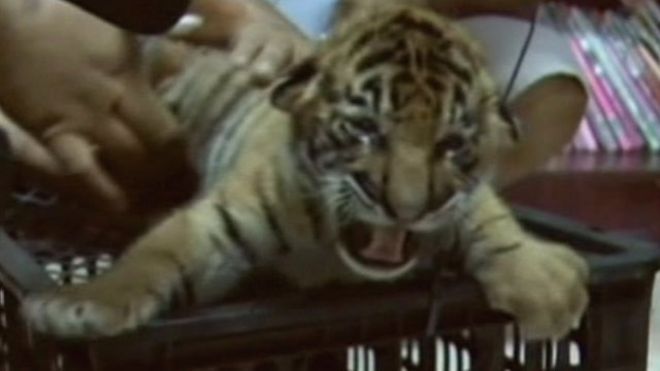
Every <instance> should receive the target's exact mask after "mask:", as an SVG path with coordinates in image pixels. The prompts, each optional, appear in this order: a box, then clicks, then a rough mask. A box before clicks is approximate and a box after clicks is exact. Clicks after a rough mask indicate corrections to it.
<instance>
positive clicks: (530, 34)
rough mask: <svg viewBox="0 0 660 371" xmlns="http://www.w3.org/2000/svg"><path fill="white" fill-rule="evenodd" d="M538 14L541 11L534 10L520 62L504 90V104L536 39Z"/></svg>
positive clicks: (521, 51) (517, 63)
mask: <svg viewBox="0 0 660 371" xmlns="http://www.w3.org/2000/svg"><path fill="white" fill-rule="evenodd" d="M538 12H539V9H538V7H537V8H536V9H535V10H534V15H533V16H532V20H531V23H530V24H529V30H528V31H527V37H526V38H525V42H524V43H523V46H522V49H521V50H520V55H519V56H518V60H517V61H516V66H515V67H514V69H513V72H512V73H511V77H510V78H509V83H508V85H507V87H506V90H504V95H503V96H502V102H506V101H507V100H508V99H509V97H510V95H511V92H512V91H513V86H514V85H515V83H516V79H517V78H518V75H519V74H520V69H521V67H522V64H523V62H524V61H525V56H526V55H527V52H528V50H529V46H530V45H531V43H532V39H533V37H534V33H535V31H536V22H537V20H538Z"/></svg>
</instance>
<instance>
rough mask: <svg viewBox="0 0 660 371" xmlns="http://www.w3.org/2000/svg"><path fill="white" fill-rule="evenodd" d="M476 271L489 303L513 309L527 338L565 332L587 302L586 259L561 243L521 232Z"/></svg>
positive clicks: (537, 337)
mask: <svg viewBox="0 0 660 371" xmlns="http://www.w3.org/2000/svg"><path fill="white" fill-rule="evenodd" d="M474 273H475V276H476V278H477V279H478V280H479V281H480V282H481V284H482V286H483V288H484V291H485V294H486V297H487V299H488V301H489V303H490V305H491V307H493V308H494V309H498V310H502V311H504V312H507V313H510V314H512V315H513V316H514V317H515V319H516V321H517V322H518V325H519V326H520V329H521V331H522V335H523V336H524V337H525V338H527V339H548V338H560V337H563V336H565V335H567V334H568V332H569V331H570V330H571V329H572V328H574V327H576V326H577V325H578V324H579V321H580V319H581V317H582V315H583V314H584V311H585V310H586V308H587V304H588V294H587V287H586V283H587V279H588V267H587V264H586V262H585V261H584V260H583V259H582V258H581V257H579V256H578V255H577V254H576V253H574V252H573V251H572V250H571V249H569V248H568V247H565V246H562V245H559V244H554V243H549V242H544V241H539V240H536V239H532V238H525V239H524V240H523V241H522V242H521V244H520V245H519V247H518V248H517V249H515V250H513V249H512V250H510V251H507V252H502V253H501V254H495V255H493V256H492V257H491V259H490V260H488V261H485V262H482V264H479V267H478V268H476V269H475V272H474Z"/></svg>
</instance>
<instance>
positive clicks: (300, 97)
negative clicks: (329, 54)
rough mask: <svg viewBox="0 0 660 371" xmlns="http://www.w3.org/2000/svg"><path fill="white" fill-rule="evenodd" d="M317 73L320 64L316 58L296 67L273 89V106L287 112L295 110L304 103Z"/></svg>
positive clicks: (271, 96)
mask: <svg viewBox="0 0 660 371" xmlns="http://www.w3.org/2000/svg"><path fill="white" fill-rule="evenodd" d="M317 73H318V64H317V62H316V59H314V58H308V59H306V60H304V61H303V62H301V63H299V64H298V65H296V66H294V67H293V68H292V69H291V70H290V71H289V72H288V73H287V74H286V75H285V77H284V78H283V79H282V80H281V81H280V82H278V83H277V84H276V85H275V87H274V88H273V91H272V93H271V95H270V100H271V103H272V104H273V106H275V107H276V108H279V109H281V110H282V111H285V112H291V111H292V110H294V109H295V108H296V107H298V106H299V105H300V104H301V103H303V102H304V96H305V95H306V94H305V93H306V92H307V90H308V88H309V87H310V84H311V83H312V81H313V80H314V77H315V76H316V74H317Z"/></svg>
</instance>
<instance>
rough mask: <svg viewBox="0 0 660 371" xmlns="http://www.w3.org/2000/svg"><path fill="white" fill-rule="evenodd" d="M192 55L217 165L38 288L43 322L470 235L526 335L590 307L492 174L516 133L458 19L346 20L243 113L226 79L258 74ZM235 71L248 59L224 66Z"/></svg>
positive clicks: (106, 323)
mask: <svg viewBox="0 0 660 371" xmlns="http://www.w3.org/2000/svg"><path fill="white" fill-rule="evenodd" d="M365 17H366V18H365ZM193 59H194V62H191V63H190V67H189V68H188V71H187V72H184V73H183V74H182V75H181V76H180V77H178V78H175V79H174V80H172V81H171V84H170V85H169V87H168V88H167V89H165V90H166V91H165V92H164V93H163V94H164V95H163V96H164V99H166V100H168V102H169V103H170V104H172V106H173V107H174V110H175V111H176V112H177V114H178V115H179V117H180V118H181V120H182V121H183V122H189V124H190V125H192V126H195V125H198V127H201V126H204V125H205V124H206V125H207V127H208V121H209V120H211V121H212V120H216V121H217V120H224V121H223V122H222V124H221V125H220V126H222V127H223V130H222V132H221V134H219V136H220V137H221V140H219V141H217V143H220V144H219V145H217V146H216V147H214V149H212V150H210V151H209V152H210V153H214V155H213V156H211V157H213V158H214V159H216V160H215V161H212V163H213V164H214V165H213V166H209V168H208V169H207V171H208V172H209V173H214V174H213V175H212V176H209V177H208V178H209V179H210V180H209V181H208V183H207V186H206V187H205V189H204V191H203V192H202V194H201V195H200V196H199V197H198V198H197V199H196V200H195V201H194V202H191V203H190V204H188V205H187V206H185V207H182V208H180V209H179V210H177V211H175V212H173V213H172V214H171V215H169V216H168V217H167V218H165V219H164V220H163V221H162V222H160V223H159V224H157V225H156V226H155V227H154V228H153V229H152V230H151V231H150V232H148V233H146V234H145V235H144V236H142V237H141V238H139V239H138V240H137V241H136V242H135V243H134V244H133V246H131V247H130V248H129V249H128V251H127V252H126V253H125V255H124V256H123V257H122V258H121V259H120V260H119V261H118V263H117V264H116V266H115V267H114V268H113V269H112V270H111V271H110V272H108V273H106V274H104V275H102V276H100V277H98V278H96V279H94V280H93V281H92V282H90V283H87V284H82V285H77V286H72V287H62V288H59V289H57V290H54V291H52V292H46V293H40V294H36V295H33V296H30V297H28V298H27V299H26V300H25V302H24V306H23V312H24V314H25V316H26V317H27V319H28V320H29V322H30V323H31V324H32V325H33V326H34V327H35V328H36V329H37V330H40V331H44V332H49V333H51V334H53V335H56V336H61V337H97V336H107V335H115V334H118V333H122V332H125V331H128V330H132V329H135V328H137V327H139V326H140V325H143V324H145V323H146V322H148V321H150V320H151V319H153V318H154V317H155V316H157V315H158V314H159V313H160V312H162V311H163V310H165V309H167V308H168V307H169V306H170V305H171V304H172V302H173V301H174V300H175V299H176V298H177V297H178V296H179V295H180V294H184V296H186V297H188V298H190V299H192V300H194V301H195V302H203V301H207V300H217V299H219V298H220V299H221V298H222V297H223V295H226V294H227V293H228V292H229V291H230V290H231V289H232V288H234V287H236V285H237V284H239V283H240V282H241V281H242V280H243V279H245V278H247V277H249V276H250V274H251V273H252V272H254V271H255V270H256V269H257V268H263V267H270V268H271V269H274V270H276V271H278V272H280V273H282V274H283V275H285V276H286V277H288V278H289V279H291V281H293V282H295V283H296V284H298V285H300V286H301V287H311V286H317V285H322V284H325V283H328V282H332V281H334V282H337V281H342V282H355V281H357V280H376V281H392V280H396V279H400V278H403V277H406V276H409V275H411V274H412V273H413V272H415V271H417V270H418V268H419V267H420V266H422V265H424V264H425V263H426V264H428V262H429V261H431V259H432V258H433V257H434V256H435V255H436V253H438V251H440V250H441V249H443V248H447V247H448V246H451V245H453V246H456V245H457V244H458V246H459V248H460V249H461V254H462V256H463V257H464V260H463V261H464V267H461V268H464V269H465V270H466V271H467V272H468V273H470V274H471V275H473V276H474V277H475V278H476V279H477V280H478V281H479V282H480V284H481V285H482V287H483V290H484V292H485V294H486V297H487V299H488V300H489V303H490V305H491V306H492V307H493V308H496V309H499V310H503V311H506V312H509V313H511V314H512V315H514V316H515V317H516V319H517V320H518V321H519V324H520V326H521V328H522V329H523V331H524V333H525V335H526V336H527V337H529V338H542V337H556V336H562V335H564V334H566V333H567V332H568V331H569V330H570V329H571V328H572V327H573V326H575V325H576V323H577V322H578V321H579V319H580V317H581V315H582V314H583V312H584V310H585V307H586V305H587V301H588V299H587V293H586V288H585V287H586V284H585V282H586V280H587V275H588V270H587V267H586V265H585V263H584V262H583V260H582V259H581V258H579V257H578V256H577V255H576V254H575V253H573V252H572V251H571V250H570V249H568V248H567V247H564V246H561V245H558V244H555V243H551V242H547V241H542V240H540V239H538V238H535V237H533V236H530V235H529V234H527V233H526V232H524V231H523V230H522V229H521V227H520V226H519V225H518V224H517V223H516V221H515V220H514V218H513V217H512V215H511V212H510V211H509V210H508V209H507V208H506V207H505V206H504V205H503V204H502V202H501V201H500V200H499V199H498V198H497V196H496V195H495V193H494V191H493V189H492V187H491V186H490V185H489V180H490V179H492V178H493V177H494V176H495V175H496V170H497V169H495V168H494V167H495V165H494V164H495V160H494V159H495V158H496V157H497V156H498V153H499V151H501V150H502V149H503V148H505V147H506V146H510V145H513V143H514V142H515V138H516V129H515V126H514V125H513V123H512V122H510V121H509V120H507V117H506V116H505V115H503V114H502V112H501V111H500V109H499V107H500V105H499V101H498V96H497V94H496V91H495V87H494V84H493V81H492V80H491V78H490V77H489V75H488V73H487V72H486V70H485V67H484V63H485V61H484V58H483V56H482V54H481V51H480V49H479V47H478V45H476V44H475V42H474V41H473V40H472V39H471V38H470V36H469V35H467V34H466V33H465V32H464V31H462V29H460V28H459V26H457V25H456V24H454V23H452V22H450V21H449V20H447V19H445V18H443V17H441V16H439V15H437V14H435V13H433V12H431V11H428V10H426V9H423V8H417V7H412V6H392V7H382V8H381V9H379V10H375V11H374V12H373V13H371V14H369V15H366V16H365V15H362V16H360V17H357V18H355V19H353V20H350V21H347V22H346V24H344V25H342V27H340V28H339V29H338V31H337V32H336V34H335V35H333V36H332V37H330V38H329V39H328V40H327V41H325V42H323V44H322V45H320V46H319V48H318V51H317V52H316V53H315V56H313V57H311V58H310V59H308V60H307V61H305V62H304V63H302V64H300V65H299V66H297V67H296V68H294V69H293V70H292V71H291V72H290V73H289V74H288V75H287V76H286V77H285V78H283V79H282V80H281V81H279V82H278V83H277V84H276V85H275V86H273V87H272V88H270V89H269V90H268V91H267V92H264V93H256V94H252V95H250V94H247V95H246V97H247V96H251V97H252V98H250V99H248V98H245V99H243V98H241V99H239V100H241V101H242V102H243V103H244V104H243V105H242V106H241V107H242V108H241V109H237V110H236V112H238V111H240V112H239V113H236V112H232V113H227V112H224V111H223V110H224V109H225V108H226V107H234V106H236V104H237V103H236V102H234V100H235V99H234V98H231V99H230V98H229V97H235V95H234V94H230V93H227V92H226V91H224V90H223V89H229V88H232V86H233V87H234V88H236V89H238V88H237V87H240V86H243V87H244V86H245V84H244V83H241V82H240V81H241V77H240V76H241V75H240V73H239V72H240V71H237V70H236V69H234V70H231V68H229V69H227V68H226V66H227V64H224V65H223V63H222V61H221V60H220V58H219V57H217V55H213V54H209V53H202V54H200V55H198V56H197V57H196V58H193ZM223 68H224V70H223V71H225V72H226V71H230V70H231V71H234V72H235V73H225V72H222V73H221V72H218V73H216V74H215V75H214V72H213V71H216V72H217V71H220V70H221V69H223ZM191 71H192V72H191ZM223 73H225V74H224V75H223ZM221 76H225V78H226V79H223V78H221ZM229 80H231V81H234V83H230V82H228V81H229ZM232 84H233V85H232ZM241 84H242V85H241ZM223 102H224V103H223ZM225 103H226V104H225ZM186 107H187V108H186ZM190 107H196V109H190ZM230 121H231V122H230ZM207 175H209V174H207ZM457 268H458V267H457Z"/></svg>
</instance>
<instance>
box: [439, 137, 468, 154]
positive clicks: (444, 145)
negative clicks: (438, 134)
mask: <svg viewBox="0 0 660 371" xmlns="http://www.w3.org/2000/svg"><path fill="white" fill-rule="evenodd" d="M465 144H466V141H465V138H463V137H462V136H461V135H459V134H449V135H447V136H446V137H444V138H442V139H441V140H440V141H439V142H438V143H436V145H435V150H434V155H435V156H436V157H443V156H445V155H447V154H448V153H450V152H453V153H456V152H459V151H460V150H461V149H463V147H465Z"/></svg>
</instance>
